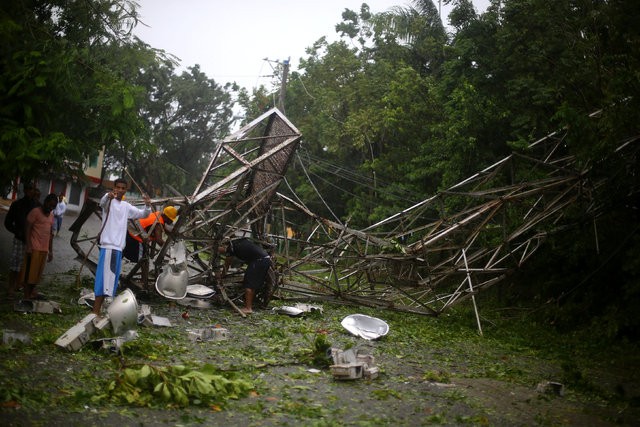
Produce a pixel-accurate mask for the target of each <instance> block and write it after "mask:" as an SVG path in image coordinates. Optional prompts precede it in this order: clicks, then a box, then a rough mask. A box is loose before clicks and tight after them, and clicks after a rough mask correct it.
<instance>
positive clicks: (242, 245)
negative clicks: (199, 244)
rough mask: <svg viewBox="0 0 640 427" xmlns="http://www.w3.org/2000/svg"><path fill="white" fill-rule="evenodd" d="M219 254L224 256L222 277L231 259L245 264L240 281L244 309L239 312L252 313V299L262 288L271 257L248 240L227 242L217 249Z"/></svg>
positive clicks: (260, 247)
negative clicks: (242, 288) (242, 290)
mask: <svg viewBox="0 0 640 427" xmlns="http://www.w3.org/2000/svg"><path fill="white" fill-rule="evenodd" d="M219 253H221V254H225V255H226V258H225V263H224V266H223V268H222V275H223V276H224V275H226V273H227V270H228V268H229V265H231V262H232V260H233V258H237V259H239V260H240V261H242V262H243V263H245V264H247V269H246V270H245V272H244V278H243V279H242V285H243V286H244V308H241V310H242V312H243V313H245V314H249V313H253V299H254V297H255V295H256V290H257V289H260V288H261V287H262V286H264V281H265V279H266V277H267V273H268V271H269V267H270V266H271V257H269V254H268V253H267V252H266V251H265V250H264V249H263V248H262V246H260V245H258V244H257V243H254V242H253V241H252V240H251V239H248V238H241V239H234V240H229V241H228V242H227V243H226V244H223V245H222V246H221V247H220V248H219Z"/></svg>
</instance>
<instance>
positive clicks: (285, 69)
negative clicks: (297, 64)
mask: <svg viewBox="0 0 640 427" xmlns="http://www.w3.org/2000/svg"><path fill="white" fill-rule="evenodd" d="M290 59H291V57H289V58H287V59H285V60H284V61H282V79H281V80H280V96H279V97H278V110H280V111H281V112H282V113H283V114H284V98H285V95H286V93H287V78H288V77H289V60H290Z"/></svg>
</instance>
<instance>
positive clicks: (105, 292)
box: [93, 248, 122, 297]
mask: <svg viewBox="0 0 640 427" xmlns="http://www.w3.org/2000/svg"><path fill="white" fill-rule="evenodd" d="M121 267H122V252H121V251H117V250H115V249H104V248H101V249H100V258H98V268H97V269H96V283H95V286H94V288H93V293H94V294H95V296H96V297H102V296H107V297H114V296H115V295H116V292H117V291H118V279H119V278H120V268H121Z"/></svg>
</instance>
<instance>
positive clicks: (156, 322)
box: [138, 304, 173, 327]
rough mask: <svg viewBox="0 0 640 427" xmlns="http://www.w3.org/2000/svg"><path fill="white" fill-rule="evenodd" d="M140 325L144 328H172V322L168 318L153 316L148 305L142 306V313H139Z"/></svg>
mask: <svg viewBox="0 0 640 427" xmlns="http://www.w3.org/2000/svg"><path fill="white" fill-rule="evenodd" d="M138 325H142V326H148V327H151V326H166V327H172V326H173V325H172V324H171V321H170V320H169V318H167V317H162V316H156V315H154V314H151V307H149V306H148V305H147V304H142V305H141V306H140V311H139V313H138Z"/></svg>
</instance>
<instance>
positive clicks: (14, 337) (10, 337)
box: [2, 329, 31, 346]
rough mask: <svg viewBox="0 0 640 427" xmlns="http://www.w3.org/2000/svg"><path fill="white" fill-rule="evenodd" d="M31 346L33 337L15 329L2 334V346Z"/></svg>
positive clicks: (6, 330)
mask: <svg viewBox="0 0 640 427" xmlns="http://www.w3.org/2000/svg"><path fill="white" fill-rule="evenodd" d="M16 342H20V343H22V344H31V337H30V336H29V335H28V334H24V333H22V332H16V331H14V330H13V329H5V330H4V331H3V334H2V344H4V345H7V346H12V345H13V344H14V343H16Z"/></svg>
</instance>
